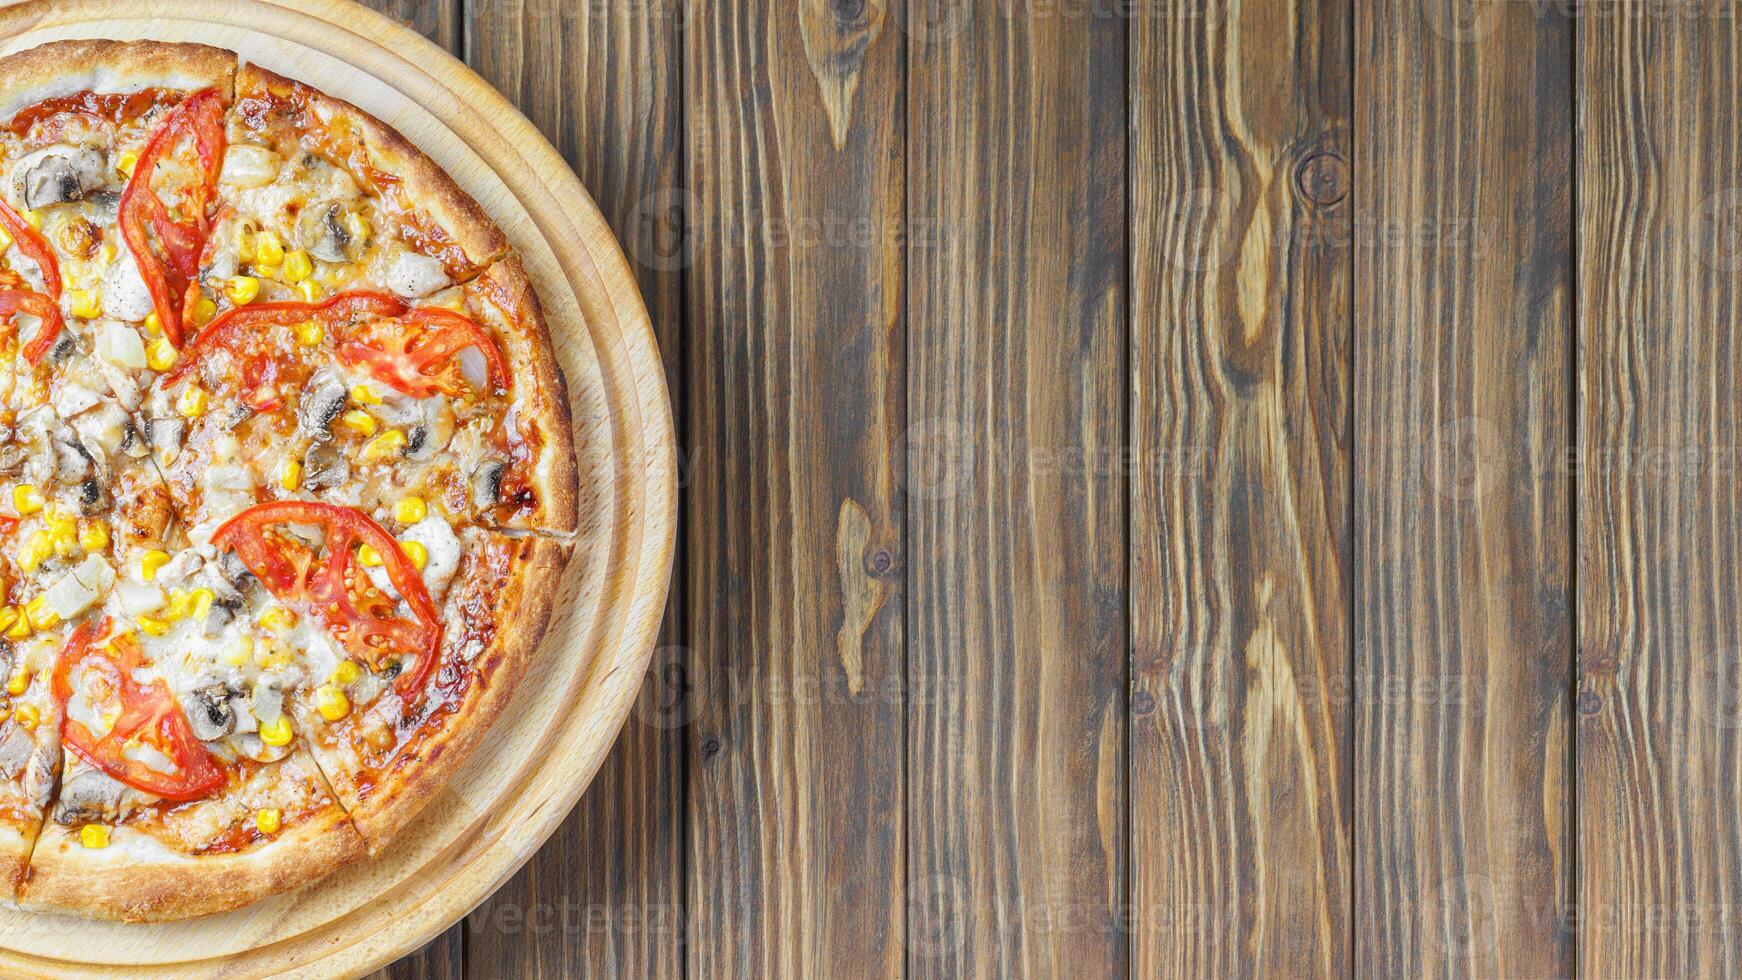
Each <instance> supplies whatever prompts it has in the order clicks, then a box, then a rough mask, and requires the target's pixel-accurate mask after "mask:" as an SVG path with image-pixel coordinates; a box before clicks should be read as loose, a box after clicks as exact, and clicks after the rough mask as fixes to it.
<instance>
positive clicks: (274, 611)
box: [260, 606, 296, 633]
mask: <svg viewBox="0 0 1742 980" xmlns="http://www.w3.org/2000/svg"><path fill="white" fill-rule="evenodd" d="M260 625H262V626H264V627H266V628H267V629H269V630H274V631H276V632H279V633H282V632H284V631H285V630H288V629H290V628H291V627H293V626H295V625H296V613H293V612H291V611H290V610H288V609H286V608H284V607H283V606H268V607H267V609H266V611H265V612H263V613H261V614H260Z"/></svg>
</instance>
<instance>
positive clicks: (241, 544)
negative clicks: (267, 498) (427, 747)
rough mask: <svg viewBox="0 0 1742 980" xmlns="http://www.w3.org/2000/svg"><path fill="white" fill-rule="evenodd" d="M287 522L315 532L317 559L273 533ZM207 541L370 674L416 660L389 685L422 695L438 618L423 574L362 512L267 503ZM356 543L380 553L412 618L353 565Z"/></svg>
mask: <svg viewBox="0 0 1742 980" xmlns="http://www.w3.org/2000/svg"><path fill="white" fill-rule="evenodd" d="M287 524H300V525H309V526H312V527H317V528H319V529H321V530H322V531H323V532H324V534H325V538H326V542H325V544H324V545H323V548H322V550H323V551H324V552H325V554H324V557H321V556H317V554H316V552H315V549H313V548H311V547H310V546H309V545H308V544H306V543H305V542H303V541H302V540H300V539H298V538H295V537H293V536H291V535H290V534H288V533H285V532H284V531H282V530H276V529H278V528H282V527H283V526H284V525H287ZM212 544H213V545H214V546H215V547H217V548H219V549H222V550H229V551H234V552H235V553H236V557H237V558H239V559H241V560H242V564H244V565H246V566H248V570H249V571H251V572H253V573H254V574H255V576H256V577H258V578H259V579H260V582H261V584H262V585H264V586H266V588H267V590H268V591H270V592H271V593H272V594H273V595H274V596H276V597H277V598H278V599H279V601H281V602H284V603H286V604H287V605H291V606H297V607H301V611H303V612H305V613H307V614H310V615H314V616H317V617H319V618H320V619H321V621H322V622H324V623H325V624H326V627H327V630H328V631H329V632H331V633H332V634H333V638H334V639H336V640H338V641H339V643H340V644H341V645H342V646H343V647H344V648H345V649H346V650H347V651H349V652H350V653H351V654H352V655H354V656H356V657H357V658H358V659H359V660H362V661H363V662H364V663H366V664H368V665H369V667H370V669H372V670H381V669H383V668H384V667H386V665H387V662H388V660H389V659H390V658H394V657H399V656H406V655H415V656H416V657H417V666H416V668H415V669H414V670H413V671H410V672H403V673H401V674H400V675H399V678H398V679H397V680H395V681H394V688H395V689H396V690H398V691H399V693H400V694H402V695H411V694H413V693H414V692H417V691H421V690H422V688H423V685H424V681H425V680H427V679H428V678H429V675H430V672H431V671H433V670H434V669H435V664H436V658H437V655H438V654H439V652H440V651H441V642H442V624H441V620H440V618H439V617H438V616H437V615H436V608H435V603H434V602H433V601H432V600H431V599H430V596H429V590H428V589H426V588H425V587H424V584H423V576H422V575H420V574H418V571H417V568H416V566H414V565H412V563H411V559H409V558H407V557H406V555H405V552H404V551H403V550H402V549H401V548H400V547H399V542H398V541H396V540H394V537H393V535H391V534H388V533H387V531H386V529H385V528H383V527H382V526H381V525H379V524H377V523H375V521H374V520H372V519H371V518H370V517H369V515H367V514H365V513H363V512H362V511H360V510H356V509H354V508H351V507H341V506H338V505H336V504H325V503H318V502H315V501H308V500H277V501H271V502H269V503H264V504H256V505H254V506H253V507H250V508H248V509H247V510H245V511H243V512H242V513H240V514H237V515H236V516H235V517H232V518H230V519H229V520H228V521H226V522H225V523H224V526H223V527H220V528H218V532H217V533H216V534H214V535H212ZM362 544H366V545H368V546H369V547H371V548H373V549H375V551H376V552H377V553H378V554H380V555H381V558H382V566H383V568H384V569H385V570H386V572H387V578H388V581H390V582H392V583H393V588H394V589H396V590H397V591H398V592H399V595H400V597H401V598H403V599H404V601H405V605H406V607H407V608H408V609H410V611H411V615H412V618H410V619H406V618H405V617H403V616H401V615H399V614H398V610H397V608H396V604H395V603H394V602H393V600H392V599H390V598H388V597H387V596H386V595H384V594H382V593H381V591H380V590H379V589H376V588H375V587H374V586H373V584H372V583H371V581H370V579H369V575H368V573H367V572H365V571H363V568H362V566H361V564H360V563H359V562H358V560H357V546H358V545H362ZM370 593H374V594H373V595H371V594H370Z"/></svg>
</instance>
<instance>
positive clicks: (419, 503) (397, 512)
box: [393, 497, 429, 524]
mask: <svg viewBox="0 0 1742 980" xmlns="http://www.w3.org/2000/svg"><path fill="white" fill-rule="evenodd" d="M428 516H429V505H428V504H426V503H424V502H423V498H422V497H401V498H399V503H396V504H394V505H393V519H394V520H396V521H398V522H399V523H401V524H416V523H417V522H418V521H421V520H423V519H424V518H426V517H428Z"/></svg>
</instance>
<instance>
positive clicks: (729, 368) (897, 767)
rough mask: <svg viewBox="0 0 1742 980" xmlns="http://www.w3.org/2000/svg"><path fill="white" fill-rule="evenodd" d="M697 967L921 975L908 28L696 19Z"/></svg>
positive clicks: (790, 8)
mask: <svg viewBox="0 0 1742 980" xmlns="http://www.w3.org/2000/svg"><path fill="white" fill-rule="evenodd" d="M687 9H688V19H687V21H686V23H685V33H684V41H685V54H684V88H685V99H684V101H685V116H686V123H687V137H686V148H687V155H688V165H687V188H688V196H687V203H686V209H687V211H688V213H689V214H691V215H692V216H693V217H694V221H693V222H692V225H691V229H690V230H691V234H692V236H693V237H692V239H691V241H692V243H693V244H694V246H695V251H694V253H693V256H692V257H693V264H692V265H691V266H690V267H689V275H688V278H687V279H686V283H685V288H686V291H687V299H688V304H687V308H688V315H689V319H688V332H687V335H686V338H687V341H688V356H689V360H688V368H689V377H688V379H687V380H688V387H689V395H688V402H689V412H690V432H691V435H692V438H693V440H694V441H693V446H694V456H693V458H692V464H693V477H692V482H691V494H690V497H689V516H690V523H689V528H690V531H689V533H690V537H689V569H688V581H689V593H690V610H691V617H692V618H691V624H692V629H691V635H692V637H693V645H694V666H695V670H694V675H695V687H696V692H697V695H698V697H699V698H700V701H699V708H700V714H699V717H698V719H697V721H696V724H695V725H694V727H693V734H692V736H691V755H690V757H689V763H690V769H689V772H690V784H689V785H690V790H689V796H690V799H689V841H690V852H689V886H690V887H689V892H688V899H689V906H688V912H689V919H688V921H689V930H688V936H689V940H690V941H689V947H688V952H689V956H688V964H689V974H690V976H692V977H695V978H698V980H704V978H710V977H825V976H843V975H852V976H885V977H893V976H896V975H898V974H899V973H900V972H901V967H902V961H901V956H902V926H903V922H902V917H903V911H904V908H905V893H904V890H903V887H904V879H903V874H902V854H903V849H904V845H903V836H902V754H901V744H902V742H901V739H902V724H901V719H902V704H903V693H902V691H903V688H902V623H903V616H902V605H903V577H904V576H903V571H902V569H903V565H904V564H905V559H904V556H903V543H904V536H903V525H902V516H901V511H900V509H899V507H898V506H897V503H896V496H895V494H896V487H897V485H898V481H899V480H900V479H901V478H902V476H903V471H902V467H901V459H900V457H899V456H898V455H897V450H896V448H895V447H896V441H897V439H898V437H899V435H900V432H901V425H902V412H903V406H904V397H905V396H904V387H903V370H902V365H903V352H904V346H903V345H904V323H903V317H902V285H903V284H902V279H901V270H902V266H903V258H904V256H903V249H902V243H901V235H900V230H901V219H902V214H903V210H902V208H903V194H902V168H901V163H902V147H903V144H902V133H901V127H900V119H901V115H900V113H901V106H902V93H903V84H902V77H901V65H902V62H901V46H900V41H899V35H898V34H897V32H896V30H895V27H894V25H893V24H892V23H891V22H890V21H889V19H888V17H887V7H886V5H884V4H881V3H865V2H861V0H835V2H828V0H801V2H799V3H796V4H795V3H779V2H773V0H742V2H735V3H709V4H691V5H687Z"/></svg>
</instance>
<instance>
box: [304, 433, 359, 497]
mask: <svg viewBox="0 0 1742 980" xmlns="http://www.w3.org/2000/svg"><path fill="white" fill-rule="evenodd" d="M350 476H351V461H350V460H348V459H346V458H345V454H344V453H343V452H341V451H340V450H339V447H338V446H337V445H335V444H333V443H331V442H317V443H315V444H314V445H312V446H310V447H308V452H306V453H304V454H303V457H302V485H303V487H304V488H305V489H308V490H330V489H332V488H333V487H336V486H338V485H339V484H341V483H344V482H345V480H347V479H349V478H350Z"/></svg>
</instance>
